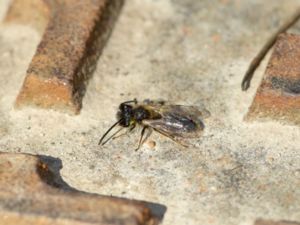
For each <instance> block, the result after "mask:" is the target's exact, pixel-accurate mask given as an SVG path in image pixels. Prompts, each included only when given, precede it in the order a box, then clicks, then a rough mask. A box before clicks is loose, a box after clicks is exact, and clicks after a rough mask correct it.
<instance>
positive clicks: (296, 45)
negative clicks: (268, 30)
mask: <svg viewBox="0 0 300 225" xmlns="http://www.w3.org/2000/svg"><path fill="white" fill-rule="evenodd" d="M299 93H300V35H295V34H282V35H280V36H279V37H278V40H277V42H276V45H275V49H274V52H273V54H272V56H271V59H270V61H269V63H268V66H267V69H266V73H265V76H264V78H263V80H262V82H261V85H260V87H259V88H258V90H257V92H256V96H255V98H254V100H253V103H252V105H251V107H250V109H249V112H248V115H247V117H246V119H249V120H251V119H254V118H273V119H277V120H281V121H285V122H288V123H294V124H300V97H299Z"/></svg>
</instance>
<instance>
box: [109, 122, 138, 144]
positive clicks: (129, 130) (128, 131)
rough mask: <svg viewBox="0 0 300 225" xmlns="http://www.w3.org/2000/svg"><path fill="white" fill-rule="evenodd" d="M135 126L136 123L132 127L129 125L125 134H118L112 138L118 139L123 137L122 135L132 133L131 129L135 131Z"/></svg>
mask: <svg viewBox="0 0 300 225" xmlns="http://www.w3.org/2000/svg"><path fill="white" fill-rule="evenodd" d="M134 128H135V124H134V125H132V126H131V127H129V129H128V130H126V131H125V132H124V133H123V134H120V135H118V136H115V137H113V138H112V139H113V140H114V139H116V138H119V137H122V136H124V135H126V134H128V133H130V132H131V131H133V129H134Z"/></svg>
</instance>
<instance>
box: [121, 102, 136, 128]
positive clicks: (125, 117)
mask: <svg viewBox="0 0 300 225" xmlns="http://www.w3.org/2000/svg"><path fill="white" fill-rule="evenodd" d="M117 117H118V119H120V125H121V126H123V127H129V126H130V123H131V122H132V120H133V107H132V106H131V105H129V104H125V103H122V104H121V105H120V106H119V112H118V114H117Z"/></svg>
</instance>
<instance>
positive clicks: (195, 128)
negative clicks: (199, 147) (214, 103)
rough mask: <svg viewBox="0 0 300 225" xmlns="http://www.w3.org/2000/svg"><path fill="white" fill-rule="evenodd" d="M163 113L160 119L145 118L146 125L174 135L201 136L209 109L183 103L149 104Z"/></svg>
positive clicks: (156, 110)
mask: <svg viewBox="0 0 300 225" xmlns="http://www.w3.org/2000/svg"><path fill="white" fill-rule="evenodd" d="M148 107H149V108H151V109H152V110H154V111H155V112H157V113H159V114H160V115H161V118H160V119H155V120H143V124H144V125H148V126H151V127H153V128H154V129H156V130H158V131H161V132H163V133H165V134H168V135H171V136H174V137H187V138H193V137H199V136H200V135H201V134H202V131H203V129H204V124H203V122H202V119H203V118H205V117H207V116H208V114H209V112H208V111H207V110H200V109H198V108H197V107H194V106H183V105H161V106H157V105H148Z"/></svg>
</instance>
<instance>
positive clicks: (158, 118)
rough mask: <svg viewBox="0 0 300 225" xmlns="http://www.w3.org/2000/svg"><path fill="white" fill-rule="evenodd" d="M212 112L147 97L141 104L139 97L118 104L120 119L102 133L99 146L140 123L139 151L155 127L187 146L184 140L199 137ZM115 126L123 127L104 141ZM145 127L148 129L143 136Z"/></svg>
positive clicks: (155, 129)
mask: <svg viewBox="0 0 300 225" xmlns="http://www.w3.org/2000/svg"><path fill="white" fill-rule="evenodd" d="M209 115H210V113H209V112H208V111H207V110H206V109H201V110H200V109H199V108H197V107H195V106H183V105H171V104H167V103H166V102H165V101H151V100H144V101H143V102H142V103H141V104H139V103H138V101H137V100H136V99H134V100H132V101H126V102H123V103H121V104H120V105H119V111H118V113H117V122H116V123H115V124H113V125H112V126H111V127H110V128H109V129H108V130H107V131H106V132H105V133H104V134H103V136H102V137H101V139H100V140H99V145H104V144H105V143H107V142H108V141H109V140H110V139H115V138H117V137H120V136H121V135H119V136H117V134H118V133H119V132H120V131H121V130H122V129H123V128H128V130H127V131H126V133H124V134H127V133H128V132H130V131H132V130H133V129H134V128H135V127H136V126H137V125H141V126H142V127H143V129H142V131H141V137H140V140H139V144H138V147H137V148H136V150H138V149H139V148H140V147H141V145H142V144H143V143H144V142H145V141H146V140H147V138H148V137H149V136H150V134H151V133H152V131H153V130H154V131H157V132H158V133H160V134H162V135H164V136H166V137H168V138H170V139H172V140H173V141H175V142H177V143H179V144H181V145H183V146H185V147H187V145H186V144H185V143H183V141H182V139H184V138H197V137H200V136H201V134H202V131H203V129H204V124H203V122H202V119H203V118H206V117H208V116H209ZM116 126H120V129H118V130H117V131H116V132H115V133H113V134H112V135H111V136H110V137H109V138H107V139H106V140H105V141H104V138H105V137H106V136H107V135H108V134H109V132H110V131H111V130H112V129H113V128H114V127H116ZM146 130H148V131H149V132H148V134H147V135H146V137H145V138H144V135H145V131H146ZM124 134H122V135H124ZM143 138H144V139H143Z"/></svg>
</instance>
